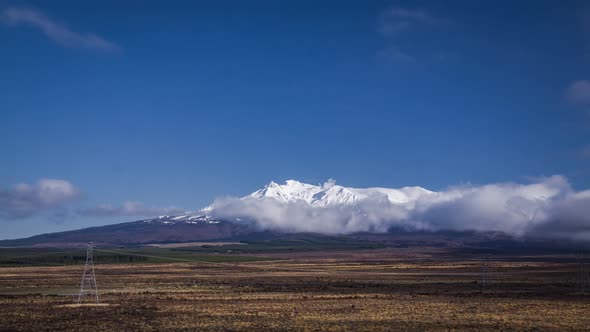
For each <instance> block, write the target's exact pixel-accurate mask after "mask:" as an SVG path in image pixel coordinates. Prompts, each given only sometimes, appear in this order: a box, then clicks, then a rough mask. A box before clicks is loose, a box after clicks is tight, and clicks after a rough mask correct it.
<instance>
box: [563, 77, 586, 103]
mask: <svg viewBox="0 0 590 332" xmlns="http://www.w3.org/2000/svg"><path fill="white" fill-rule="evenodd" d="M565 99H566V100H567V101H568V102H569V103H571V104H573V105H590V81H587V80H579V81H574V82H573V83H572V84H571V85H570V86H569V87H568V88H567V90H566V92H565Z"/></svg>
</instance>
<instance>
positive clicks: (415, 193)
mask: <svg viewBox="0 0 590 332" xmlns="http://www.w3.org/2000/svg"><path fill="white" fill-rule="evenodd" d="M434 194H436V193H435V192H433V191H430V190H427V189H424V188H422V187H403V188H399V189H390V188H379V187H376V188H350V187H343V186H339V185H336V184H334V183H333V182H327V183H325V184H323V185H320V186H316V185H312V184H307V183H302V182H299V181H295V180H287V181H286V182H285V184H282V185H281V184H277V183H275V182H270V183H269V184H268V185H266V186H265V187H264V188H262V189H260V190H257V191H255V192H253V193H252V194H250V195H248V196H246V197H243V198H242V199H247V198H258V199H263V198H272V199H276V200H278V201H281V202H293V201H298V200H300V201H305V202H306V203H308V204H309V205H310V206H314V207H327V206H335V205H354V204H356V203H359V202H361V201H364V200H375V201H382V200H385V201H388V202H390V203H393V204H400V205H402V204H411V203H413V202H415V201H416V200H418V199H419V198H420V197H422V196H425V195H434Z"/></svg>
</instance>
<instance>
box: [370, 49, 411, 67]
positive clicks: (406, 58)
mask: <svg viewBox="0 0 590 332" xmlns="http://www.w3.org/2000/svg"><path fill="white" fill-rule="evenodd" d="M377 56H378V57H379V58H381V59H384V60H386V61H390V62H395V63H401V64H404V63H406V64H407V63H413V62H416V61H417V60H416V57H414V56H412V55H409V54H408V53H405V52H403V51H401V50H400V49H399V48H397V47H395V46H390V47H387V48H384V49H382V50H380V51H379V52H377Z"/></svg>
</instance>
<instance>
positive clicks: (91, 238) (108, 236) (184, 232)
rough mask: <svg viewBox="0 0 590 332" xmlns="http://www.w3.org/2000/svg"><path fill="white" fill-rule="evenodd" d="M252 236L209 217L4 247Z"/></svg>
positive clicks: (126, 225)
mask: <svg viewBox="0 0 590 332" xmlns="http://www.w3.org/2000/svg"><path fill="white" fill-rule="evenodd" d="M248 232H251V230H250V227H249V226H247V225H244V224H236V223H230V222H225V221H222V220H214V219H211V218H210V217H208V216H191V215H186V216H161V217H157V218H150V219H145V220H138V221H132V222H126V223H121V224H114V225H106V226H99V227H90V228H84V229H79V230H74V231H66V232H59V233H50V234H41V235H37V236H32V237H29V238H25V239H15V240H3V241H0V246H26V245H36V246H49V245H52V246H76V245H80V244H84V243H87V242H95V243H96V244H99V245H100V244H103V245H106V244H111V245H132V244H142V243H152V242H188V241H212V240H218V239H227V238H232V237H236V236H240V235H242V234H245V233H248Z"/></svg>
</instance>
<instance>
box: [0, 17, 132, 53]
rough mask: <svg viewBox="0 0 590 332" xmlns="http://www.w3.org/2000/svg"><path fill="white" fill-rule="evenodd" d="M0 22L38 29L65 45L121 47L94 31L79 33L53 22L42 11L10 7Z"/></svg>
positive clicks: (104, 49) (106, 49) (108, 48)
mask: <svg viewBox="0 0 590 332" xmlns="http://www.w3.org/2000/svg"><path fill="white" fill-rule="evenodd" d="M0 22H3V23H4V24H6V25H10V26H29V27H32V28H35V29H38V30H40V31H41V32H42V33H43V34H44V35H45V36H47V37H48V38H49V39H51V40H53V41H55V42H57V43H58V44H61V45H63V46H66V47H79V48H88V49H96V50H101V51H109V52H111V51H120V50H121V48H120V47H119V46H117V45H116V44H114V43H113V42H110V41H108V40H106V39H104V38H103V37H101V36H99V35H96V34H94V33H79V32H76V31H73V30H70V29H69V28H68V27H67V26H65V25H62V24H60V23H57V22H55V21H54V20H52V19H50V18H49V17H47V16H46V15H44V14H43V13H41V12H39V11H36V10H32V9H26V8H16V7H11V8H7V9H5V10H4V11H3V12H2V14H1V15H0Z"/></svg>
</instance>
